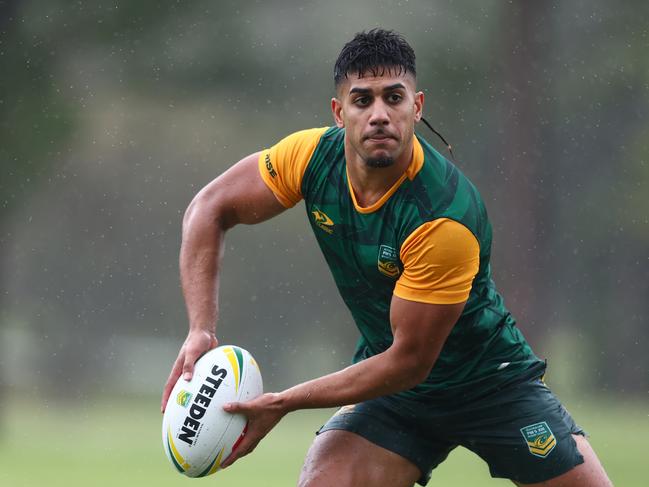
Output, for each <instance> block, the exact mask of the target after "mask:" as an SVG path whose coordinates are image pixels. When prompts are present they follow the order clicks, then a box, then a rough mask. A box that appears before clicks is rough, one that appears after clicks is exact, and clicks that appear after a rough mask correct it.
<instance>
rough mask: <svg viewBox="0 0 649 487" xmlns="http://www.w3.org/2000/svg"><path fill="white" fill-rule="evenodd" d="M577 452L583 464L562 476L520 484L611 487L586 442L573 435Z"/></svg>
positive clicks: (532, 485)
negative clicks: (534, 482)
mask: <svg viewBox="0 0 649 487" xmlns="http://www.w3.org/2000/svg"><path fill="white" fill-rule="evenodd" d="M574 439H575V442H576V444H577V448H578V449H579V452H580V453H581V455H582V456H583V457H584V463H582V464H580V465H577V466H576V467H573V468H572V469H571V470H569V471H568V472H566V473H564V474H563V475H559V476H558V477H555V478H553V479H550V480H547V481H545V482H540V483H536V484H521V483H516V482H515V483H516V485H519V486H526V487H612V486H613V484H612V483H611V481H610V480H609V478H608V476H607V475H606V472H605V471H604V468H603V467H602V464H601V463H600V461H599V458H597V455H596V454H595V452H594V451H593V449H592V447H591V446H590V443H588V440H587V439H586V438H585V437H583V436H581V435H574Z"/></svg>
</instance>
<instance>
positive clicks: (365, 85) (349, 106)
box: [331, 68, 424, 167]
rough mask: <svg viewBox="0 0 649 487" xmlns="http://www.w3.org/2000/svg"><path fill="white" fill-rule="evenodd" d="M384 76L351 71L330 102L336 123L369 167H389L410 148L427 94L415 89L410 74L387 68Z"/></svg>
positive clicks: (408, 155) (407, 155) (412, 77)
mask: <svg viewBox="0 0 649 487" xmlns="http://www.w3.org/2000/svg"><path fill="white" fill-rule="evenodd" d="M381 71H382V70H381V69H378V72H379V73H381V76H373V75H372V73H365V74H364V75H363V76H362V77H359V76H358V73H356V74H352V73H350V74H349V75H348V77H347V79H345V80H343V82H342V83H340V85H339V86H338V89H337V97H336V98H334V99H333V100H332V101H331V108H332V111H333V115H334V118H335V120H336V125H337V126H338V127H341V128H343V127H344V128H345V137H346V139H347V143H348V144H350V145H351V147H352V148H353V149H354V150H355V151H356V153H357V154H358V155H359V156H360V158H361V159H362V160H364V161H365V163H366V164H367V165H368V166H369V167H388V166H391V165H392V164H394V162H395V161H396V160H398V159H399V158H400V157H401V156H402V155H403V156H404V157H408V158H409V157H410V153H408V154H404V151H405V150H406V149H409V148H411V147H412V146H411V145H410V144H411V142H412V137H413V135H414V130H415V122H418V121H419V120H420V119H421V113H422V107H423V102H424V95H423V93H422V92H416V91H415V79H414V76H413V75H412V74H410V73H399V71H398V70H395V69H387V68H386V69H385V70H384V71H383V72H381Z"/></svg>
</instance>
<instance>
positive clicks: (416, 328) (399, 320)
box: [390, 295, 465, 377]
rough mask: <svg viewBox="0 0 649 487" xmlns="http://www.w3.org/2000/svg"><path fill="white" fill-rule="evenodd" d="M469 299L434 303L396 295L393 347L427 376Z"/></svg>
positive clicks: (393, 298) (393, 307) (392, 303)
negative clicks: (466, 300) (411, 299)
mask: <svg viewBox="0 0 649 487" xmlns="http://www.w3.org/2000/svg"><path fill="white" fill-rule="evenodd" d="M464 304H465V302H461V303H454V304H431V303H422V302H418V301H410V300H407V299H403V298H400V297H399V296H397V295H393V296H392V302H391V305H390V322H391V326H392V333H393V336H394V342H393V345H392V347H393V348H394V351H395V352H398V353H399V354H400V356H402V357H403V358H404V360H406V361H408V362H411V365H412V367H413V368H414V369H417V370H419V371H420V372H421V374H422V377H426V376H427V375H428V374H429V373H430V370H431V369H432V367H433V365H434V364H435V361H436V360H437V357H438V356H439V354H440V352H441V350H442V347H443V346H444V343H445V342H446V339H447V338H448V336H449V334H450V333H451V330H452V329H453V326H454V325H455V323H456V322H457V320H458V319H459V317H460V315H461V314H462V310H463V309H464Z"/></svg>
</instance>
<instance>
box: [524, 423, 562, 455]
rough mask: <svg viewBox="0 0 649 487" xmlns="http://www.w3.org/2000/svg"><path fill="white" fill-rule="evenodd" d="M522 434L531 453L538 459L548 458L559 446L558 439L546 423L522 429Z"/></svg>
mask: <svg viewBox="0 0 649 487" xmlns="http://www.w3.org/2000/svg"><path fill="white" fill-rule="evenodd" d="M521 434H522V435H523V438H524V439H525V441H526V442H527V448H529V450H530V453H531V454H532V455H534V456H536V457H540V458H545V457H547V456H548V455H549V454H550V452H551V451H552V450H554V447H555V446H557V439H556V438H555V437H554V434H552V430H551V429H550V427H549V426H548V423H546V422H545V421H543V422H541V423H535V424H531V425H529V426H525V427H524V428H521Z"/></svg>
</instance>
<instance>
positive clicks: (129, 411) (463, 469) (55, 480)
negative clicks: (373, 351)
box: [0, 397, 649, 487]
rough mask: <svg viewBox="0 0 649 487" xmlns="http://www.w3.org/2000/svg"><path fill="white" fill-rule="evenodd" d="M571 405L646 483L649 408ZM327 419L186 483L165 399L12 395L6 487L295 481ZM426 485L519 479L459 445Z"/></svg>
mask: <svg viewBox="0 0 649 487" xmlns="http://www.w3.org/2000/svg"><path fill="white" fill-rule="evenodd" d="M567 405H568V406H569V409H570V410H571V411H572V413H573V414H574V416H575V417H576V418H577V420H578V422H579V423H580V424H582V425H583V426H584V427H585V428H586V429H587V430H588V431H589V432H590V434H591V443H592V444H593V446H594V447H595V449H596V451H598V453H599V455H600V457H601V458H602V461H603V463H604V465H605V467H606V468H607V470H608V472H609V475H610V476H611V478H612V480H613V481H614V483H615V484H616V485H617V486H624V487H644V486H646V485H647V478H648V477H649V462H648V461H647V458H648V457H647V449H646V443H645V438H647V437H649V404H638V403H635V404H620V403H616V402H613V401H611V400H608V401H605V400H601V399H600V400H597V401H595V400H591V401H585V400H582V401H579V402H575V403H571V402H569V401H568V402H567ZM328 415H329V412H328V411H303V412H298V413H293V414H292V415H290V416H288V417H287V418H285V419H284V420H283V422H282V423H280V424H279V425H278V426H277V428H276V429H275V430H274V431H273V432H271V434H270V435H269V436H268V437H267V438H266V440H265V441H263V442H262V443H261V444H260V446H259V447H258V449H257V450H256V451H255V452H254V453H253V454H252V455H251V456H249V457H247V458H245V459H243V460H241V461H240V462H238V463H237V464H235V465H234V466H233V467H232V468H230V469H228V470H226V471H223V472H219V473H217V474H216V475H214V476H212V477H208V478H206V479H187V478H185V477H183V476H181V475H179V474H178V473H176V471H175V470H174V469H173V468H172V467H171V465H170V464H168V462H167V459H166V457H165V455H164V452H163V450H162V443H161V438H160V437H161V434H160V423H161V416H160V414H159V413H158V398H150V399H142V398H138V399H135V398H130V397H112V398H107V399H104V400H103V401H102V402H93V403H92V404H90V405H87V406H82V407H80V406H79V405H78V404H76V405H71V404H68V405H67V406H64V405H61V404H49V405H48V404H37V403H36V402H35V401H26V400H20V399H13V400H12V401H11V402H10V403H9V405H8V408H6V409H5V411H4V413H3V416H2V423H1V427H0V486H7V487H8V486H12V487H13V486H16V487H43V486H49V487H58V486H61V487H63V486H65V487H74V486H97V487H101V486H106V487H115V486H118V485H128V486H131V485H133V486H145V485H146V486H149V485H150V486H156V487H166V486H182V485H185V486H188V485H192V484H201V485H208V484H209V485H215V486H217V485H221V486H234V485H242V486H260V487H262V486H265V487H274V486H291V485H295V483H296V480H297V476H298V473H299V470H300V466H301V463H302V459H303V457H304V453H305V452H306V450H307V448H308V445H309V444H310V442H311V440H312V438H313V432H314V431H315V429H317V427H318V426H319V425H320V424H321V423H322V422H323V421H324V420H325V418H326V417H328ZM429 485H430V486H433V487H434V486H445V487H451V486H462V487H465V486H471V487H475V486H478V487H479V486H483V485H484V486H499V485H502V486H504V485H512V484H510V483H509V482H507V481H503V480H494V479H491V478H490V477H489V474H488V471H487V467H486V466H485V465H484V464H483V463H482V461H481V460H479V459H478V458H477V457H475V456H474V455H472V454H471V453H469V452H467V451H465V450H462V449H459V448H458V449H457V450H455V451H454V452H453V453H452V454H451V456H450V457H449V459H448V460H447V461H446V462H445V463H444V464H443V465H442V466H441V467H440V468H438V469H437V470H436V471H435V472H434V474H433V480H432V481H431V482H430V484H429Z"/></svg>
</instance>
